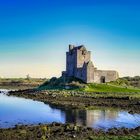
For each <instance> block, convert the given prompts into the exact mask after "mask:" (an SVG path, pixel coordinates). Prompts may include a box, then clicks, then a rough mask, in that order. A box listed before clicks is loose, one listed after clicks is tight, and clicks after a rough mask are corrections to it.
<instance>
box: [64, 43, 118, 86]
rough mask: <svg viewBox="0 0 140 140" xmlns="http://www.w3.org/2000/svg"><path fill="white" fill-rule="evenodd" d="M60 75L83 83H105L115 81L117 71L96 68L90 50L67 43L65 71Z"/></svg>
mask: <svg viewBox="0 0 140 140" xmlns="http://www.w3.org/2000/svg"><path fill="white" fill-rule="evenodd" d="M62 76H65V77H75V78H78V79H80V80H82V81H83V82H85V83H105V82H110V81H115V80H116V79H117V78H118V77H119V76H118V72H117V71H112V70H98V69H97V68H96V67H94V65H93V63H92V61H91V52H90V51H87V49H86V48H85V47H84V46H83V45H81V46H77V47H75V46H74V45H69V51H68V52H66V71H63V72H62Z"/></svg>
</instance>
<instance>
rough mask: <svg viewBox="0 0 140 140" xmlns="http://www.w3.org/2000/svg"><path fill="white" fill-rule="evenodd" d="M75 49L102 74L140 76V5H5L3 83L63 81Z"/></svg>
mask: <svg viewBox="0 0 140 140" xmlns="http://www.w3.org/2000/svg"><path fill="white" fill-rule="evenodd" d="M69 44H73V45H82V44H83V45H85V46H86V48H87V49H88V50H90V51H92V60H93V63H94V65H95V66H96V67H97V68H98V69H103V70H108V69H110V70H117V71H118V72H119V75H120V77H122V76H135V75H140V62H139V61H140V1H139V0H12V1H11V0H0V77H25V76H26V75H27V74H29V75H30V76H31V77H43V78H44V77H45V78H50V77H52V76H57V77H58V76H60V75H61V71H63V70H65V64H66V62H65V61H66V60H65V59H66V58H65V57H66V56H65V52H66V51H67V50H68V45H69Z"/></svg>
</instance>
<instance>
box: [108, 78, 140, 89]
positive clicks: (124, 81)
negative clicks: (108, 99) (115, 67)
mask: <svg viewBox="0 0 140 140" xmlns="http://www.w3.org/2000/svg"><path fill="white" fill-rule="evenodd" d="M110 83H112V84H115V85H120V86H132V87H137V88H140V76H134V77H129V76H127V77H122V78H119V79H117V80H116V81H113V82H110Z"/></svg>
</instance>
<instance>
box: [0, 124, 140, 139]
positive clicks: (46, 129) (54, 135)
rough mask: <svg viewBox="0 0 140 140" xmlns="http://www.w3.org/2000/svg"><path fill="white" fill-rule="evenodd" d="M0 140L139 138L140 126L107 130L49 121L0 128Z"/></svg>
mask: <svg viewBox="0 0 140 140" xmlns="http://www.w3.org/2000/svg"><path fill="white" fill-rule="evenodd" d="M0 139H1V140H72V139H74V140H79V139H80V140H108V139H116V140H117V139H120V140H124V139H126V140H128V139H133V140H134V139H137V140H138V139H140V127H137V128H135V129H126V128H120V129H117V128H112V129H109V130H108V131H107V132H105V131H102V130H94V129H92V128H86V127H83V126H77V125H74V124H60V123H55V122H54V123H51V124H48V125H43V124H39V125H37V126H25V125H22V126H18V125H17V126H15V127H14V128H9V129H0Z"/></svg>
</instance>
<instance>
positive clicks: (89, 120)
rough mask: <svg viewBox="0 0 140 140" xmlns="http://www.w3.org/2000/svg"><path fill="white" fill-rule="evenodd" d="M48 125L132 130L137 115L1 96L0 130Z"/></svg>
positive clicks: (138, 122)
mask: <svg viewBox="0 0 140 140" xmlns="http://www.w3.org/2000/svg"><path fill="white" fill-rule="evenodd" d="M51 122H61V123H65V122H68V123H74V124H78V125H84V126H89V127H93V128H103V129H108V128H112V127H128V128H134V127H137V126H140V114H134V115H132V114H129V113H128V112H126V111H120V110H109V109H103V108H100V109H96V110H77V109H67V108H59V107H56V106H53V105H48V104H44V103H42V102H37V101H33V100H29V99H23V98H17V97H9V96H6V95H3V94H0V127H2V128H3V127H13V126H14V125H15V124H19V123H20V124H38V123H51Z"/></svg>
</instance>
